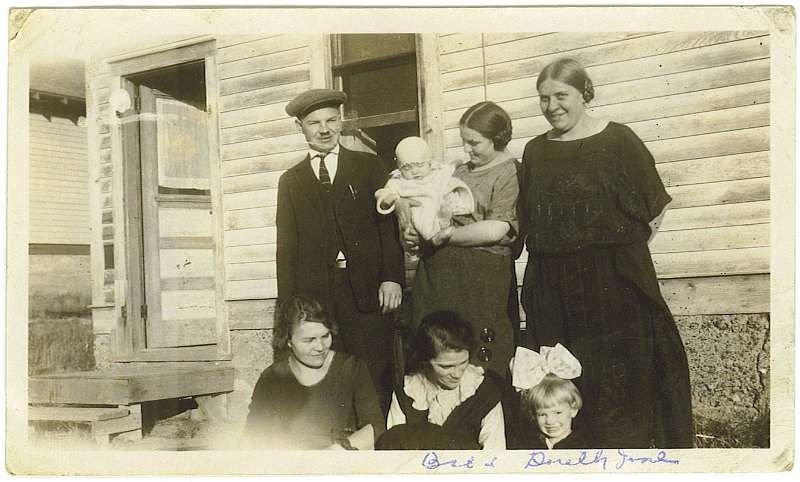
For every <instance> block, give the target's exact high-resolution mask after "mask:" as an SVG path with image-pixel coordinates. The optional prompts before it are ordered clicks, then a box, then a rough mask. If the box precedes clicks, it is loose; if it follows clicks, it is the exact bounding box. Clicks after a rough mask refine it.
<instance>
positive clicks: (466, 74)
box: [439, 32, 770, 314]
mask: <svg viewBox="0 0 800 482" xmlns="http://www.w3.org/2000/svg"><path fill="white" fill-rule="evenodd" d="M565 56H569V57H572V58H574V59H576V60H577V61H579V62H581V63H582V64H583V65H584V66H585V67H586V70H587V72H588V74H589V76H590V77H591V78H592V81H593V82H594V85H595V94H596V97H595V99H594V101H592V103H591V106H592V113H593V114H594V115H596V116H600V117H605V118H609V119H611V120H614V121H617V122H621V123H625V124H627V125H629V126H630V127H631V128H632V129H633V130H634V131H635V132H636V133H637V134H638V135H639V136H640V137H641V138H642V140H644V142H645V144H646V145H647V147H648V148H649V149H650V151H651V152H652V153H653V155H654V156H655V159H656V163H657V168H658V170H659V172H660V173H661V176H662V179H663V181H664V184H665V185H666V187H667V191H668V192H669V193H670V195H672V197H673V198H674V201H673V202H672V204H671V205H670V210H669V211H668V213H667V216H666V218H665V220H664V224H663V227H662V229H661V232H660V233H659V234H658V236H657V237H656V238H655V240H654V241H653V243H652V244H651V250H652V252H653V260H654V262H655V265H656V270H657V272H658V275H659V278H660V280H661V287H662V292H663V294H664V296H665V298H667V301H668V303H669V304H670V306H671V308H672V310H673V312H674V313H675V314H700V313H750V312H767V311H769V185H770V184H769V181H770V179H769V134H768V133H769V114H770V104H769V101H770V93H769V76H770V69H769V62H770V59H769V35H768V33H767V32H644V33H543V34H486V35H481V34H452V35H441V36H440V57H439V66H440V71H441V82H442V86H443V95H442V103H443V107H442V108H443V111H444V117H445V126H446V131H445V145H446V146H447V156H448V157H450V158H454V157H463V153H462V152H461V145H460V139H459V137H458V126H457V124H458V119H459V117H460V116H461V114H462V113H463V111H464V110H465V109H466V108H467V107H469V106H470V105H472V104H474V103H476V102H479V101H482V100H492V101H494V102H497V103H498V104H499V105H501V106H502V107H503V108H504V109H506V110H507V111H508V113H509V114H510V115H511V117H512V120H513V125H514V139H513V140H512V142H511V144H510V146H509V147H510V149H511V151H512V152H513V153H514V154H515V155H517V156H520V155H521V154H522V149H523V147H524V145H525V143H527V142H528V141H529V140H530V139H531V138H533V137H534V136H536V135H538V134H541V133H543V132H545V131H547V130H548V128H549V125H548V123H547V121H546V120H545V119H544V117H543V116H542V115H541V111H540V110H539V104H538V98H537V93H536V78H537V76H538V73H539V72H540V71H541V69H542V68H543V67H544V66H545V65H547V64H548V63H550V62H552V61H553V60H556V59H558V58H561V57H565ZM525 259H526V258H525V254H523V256H522V258H521V259H520V260H519V261H518V263H517V272H518V274H519V277H520V279H522V272H523V270H524V265H525Z"/></svg>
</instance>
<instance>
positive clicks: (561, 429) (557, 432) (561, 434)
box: [536, 402, 578, 441]
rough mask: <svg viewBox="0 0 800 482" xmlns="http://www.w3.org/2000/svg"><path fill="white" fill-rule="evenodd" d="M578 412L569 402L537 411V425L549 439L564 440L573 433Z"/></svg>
mask: <svg viewBox="0 0 800 482" xmlns="http://www.w3.org/2000/svg"><path fill="white" fill-rule="evenodd" d="M577 414H578V410H576V409H574V408H572V406H571V405H570V404H569V403H567V402H560V403H558V404H556V405H554V406H551V407H542V408H537V409H536V424H537V425H538V426H539V430H541V431H542V433H543V434H544V435H545V436H546V437H547V438H549V439H556V441H558V440H562V439H564V438H565V437H566V436H567V435H569V434H570V433H571V432H572V419H573V418H575V415H577Z"/></svg>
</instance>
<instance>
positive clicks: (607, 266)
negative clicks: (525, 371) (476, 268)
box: [519, 122, 693, 448]
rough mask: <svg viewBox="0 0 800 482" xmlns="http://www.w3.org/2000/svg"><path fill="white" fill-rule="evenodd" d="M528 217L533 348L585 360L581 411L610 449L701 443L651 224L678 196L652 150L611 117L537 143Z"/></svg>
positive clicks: (528, 175)
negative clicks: (653, 252)
mask: <svg viewBox="0 0 800 482" xmlns="http://www.w3.org/2000/svg"><path fill="white" fill-rule="evenodd" d="M522 163H523V182H522V184H523V186H522V192H521V195H520V201H519V202H520V203H524V204H522V205H521V206H520V210H521V213H522V214H521V220H520V222H521V224H522V230H523V234H525V235H527V240H526V246H527V249H528V252H529V257H528V264H527V267H526V270H525V278H524V282H523V291H522V304H523V308H524V309H525V312H526V315H527V345H528V347H530V348H531V349H534V350H538V349H539V347H540V346H543V345H544V346H553V345H555V344H556V343H561V344H562V345H564V346H566V347H567V348H568V349H569V350H570V351H571V352H572V353H573V354H574V355H575V356H576V357H577V358H578V359H579V360H580V361H581V363H582V365H583V374H582V375H581V377H580V378H579V379H577V380H575V381H576V384H577V385H578V388H579V389H580V390H581V393H582V395H583V398H584V408H583V410H581V412H580V413H579V415H578V417H579V419H583V421H584V422H588V426H589V427H590V429H591V431H592V432H593V433H594V435H595V437H596V438H597V442H598V446H599V447H645V448H646V447H650V446H651V445H652V444H655V446H657V447H691V446H692V438H693V433H692V410H691V391H690V385H689V369H688V364H687V360H686V352H685V350H684V347H683V343H682V341H681V338H680V334H679V333H678V330H677V327H676V326H675V321H674V320H673V318H672V315H671V314H670V311H669V308H668V307H667V305H666V303H665V302H664V299H663V298H662V296H661V292H660V291H659V287H658V282H657V279H656V273H655V269H654V267H653V262H652V258H651V256H650V251H649V249H648V247H647V241H648V238H649V236H650V234H651V230H650V227H649V225H648V223H649V222H650V221H651V220H652V219H654V218H655V217H656V216H658V214H659V213H660V212H661V211H662V210H663V209H664V207H665V206H666V205H667V204H668V203H669V202H670V200H671V198H670V196H669V195H668V194H667V192H666V190H665V189H664V186H663V184H662V182H661V179H660V177H659V175H658V172H657V171H656V168H655V162H654V160H653V157H652V155H651V154H650V152H649V151H648V150H647V148H646V147H645V145H644V144H643V143H642V141H641V140H640V139H639V138H638V137H637V136H636V134H634V133H633V131H632V130H631V129H630V128H628V127H627V126H624V125H622V124H617V123H614V122H611V123H609V124H608V126H607V127H606V128H605V129H604V130H603V131H601V132H599V133H597V134H595V135H592V136H589V137H586V138H584V139H578V140H573V141H552V140H548V139H547V137H546V135H542V136H539V137H537V138H535V139H533V140H532V141H530V142H529V143H528V144H527V145H526V146H525V152H524V154H523V161H522Z"/></svg>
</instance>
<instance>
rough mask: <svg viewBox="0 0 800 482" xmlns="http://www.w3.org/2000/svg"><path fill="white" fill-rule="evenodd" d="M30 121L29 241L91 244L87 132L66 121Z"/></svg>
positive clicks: (35, 118)
mask: <svg viewBox="0 0 800 482" xmlns="http://www.w3.org/2000/svg"><path fill="white" fill-rule="evenodd" d="M29 119H30V122H29V149H28V158H29V173H28V176H29V182H28V187H29V205H28V209H29V213H30V214H29V220H30V221H29V223H28V229H29V231H28V236H29V238H28V240H29V242H30V243H42V244H44V243H46V244H89V243H90V242H91V237H90V234H91V232H90V230H89V167H88V154H87V139H86V128H85V127H81V126H78V125H76V124H75V123H73V122H72V121H70V120H68V119H62V118H60V117H51V118H50V119H47V118H45V117H44V116H42V115H40V114H33V113H32V114H30V115H29Z"/></svg>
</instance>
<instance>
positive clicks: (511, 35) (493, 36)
mask: <svg viewBox="0 0 800 482" xmlns="http://www.w3.org/2000/svg"><path fill="white" fill-rule="evenodd" d="M543 35H553V33H552V32H502V33H494V32H487V33H485V34H483V38H484V42H485V43H486V45H495V44H501V43H506V42H513V41H515V40H522V39H526V38H532V37H540V36H543Z"/></svg>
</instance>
